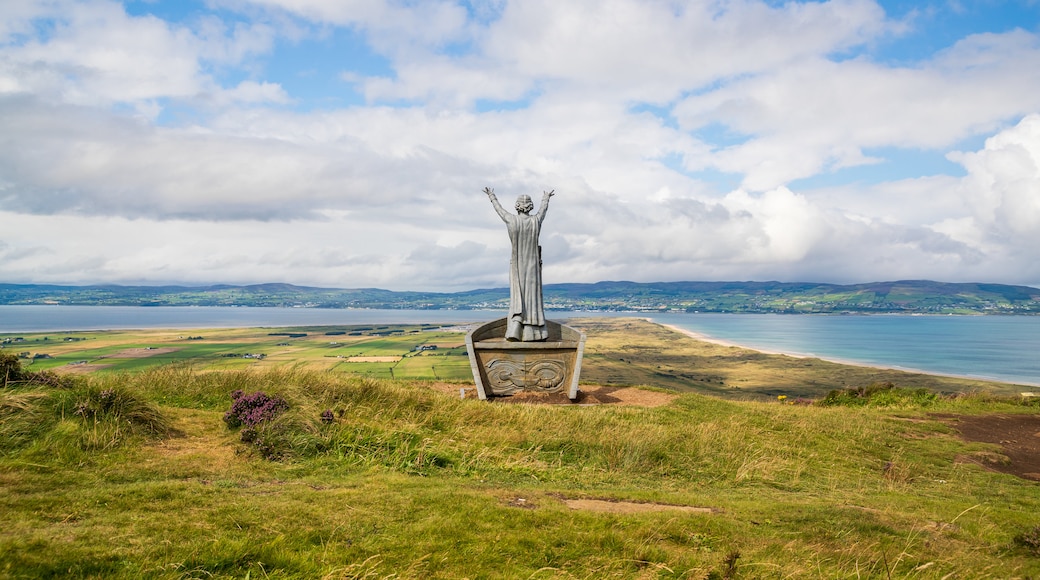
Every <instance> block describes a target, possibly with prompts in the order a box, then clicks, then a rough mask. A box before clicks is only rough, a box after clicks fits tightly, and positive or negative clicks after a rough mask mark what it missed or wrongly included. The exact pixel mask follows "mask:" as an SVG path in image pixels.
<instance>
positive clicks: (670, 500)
mask: <svg viewBox="0 0 1040 580" xmlns="http://www.w3.org/2000/svg"><path fill="white" fill-rule="evenodd" d="M426 387H427V385H425V384H424V383H421V382H395V381H388V380H378V379H371V378H364V377H357V376H353V377H351V376H343V375H341V374H337V373H331V372H320V371H311V370H306V369H302V368H292V367H289V368H275V369H272V370H268V371H263V372H254V371H224V372H199V371H197V370H194V369H192V368H191V367H188V366H174V367H161V368H158V369H154V370H150V371H146V372H142V373H137V374H111V375H107V376H97V377H92V378H90V379H87V380H82V381H78V382H77V383H76V384H75V385H72V386H71V387H62V388H58V387H41V386H39V385H35V386H30V385H27V384H26V385H21V386H15V387H10V386H9V387H8V388H6V389H3V390H0V428H3V429H8V428H13V427H11V426H18V425H21V426H22V428H24V429H25V431H24V432H23V434H22V435H20V436H19V437H20V438H19V439H18V441H17V442H16V443H11V444H8V445H7V446H6V447H4V448H3V450H0V478H2V479H0V481H2V483H3V485H4V486H5V488H6V489H7V490H8V491H9V492H10V493H9V494H7V495H3V494H0V526H2V527H3V528H4V529H6V530H9V531H8V532H7V533H6V535H5V534H0V577H16V578H17V577H45V576H52V577H57V576H65V577H82V578H85V577H100V576H113V577H140V576H148V577H163V578H166V577H169V578H174V577H178V578H179V577H184V578H188V577H206V578H235V577H238V578H240V577H246V576H247V575H248V576H249V577H271V578H275V577H281V578H312V577H318V578H320V577H328V578H387V577H397V578H429V577H432V578H457V577H501V578H507V577H523V578H549V577H559V578H571V577H574V578H600V577H619V578H655V577H660V578H722V577H733V578H760V577H767V578H774V577H779V578H788V577H791V578H802V577H821V578H822V577H826V578H845V577H874V578H887V577H889V576H891V577H893V578H895V577H909V578H937V579H938V578H943V577H944V576H947V575H948V574H951V573H953V574H955V575H959V577H978V576H984V575H986V574H989V575H990V576H991V577H1010V576H1018V577H1026V576H1030V575H1037V574H1040V559H1038V558H1037V557H1036V555H1035V551H1034V550H1035V543H1036V542H1035V541H1034V540H1035V537H1036V529H1037V526H1038V524H1040V521H1038V520H1037V518H1036V516H1035V514H1036V513H1037V512H1038V511H1040V491H1037V488H1036V485H1035V484H1033V483H1030V482H1026V481H1022V480H1017V479H1014V478H1011V477H1010V476H1006V475H999V474H992V473H989V472H987V471H985V470H983V469H981V468H980V467H978V466H977V465H974V464H971V463H967V462H964V461H961V460H960V459H958V458H963V457H970V456H971V454H972V453H982V452H986V453H993V449H992V448H990V447H986V446H980V445H969V444H965V443H963V442H961V441H959V440H958V439H956V438H955V437H953V436H952V433H951V431H950V429H949V428H948V427H946V426H944V425H943V424H942V423H940V422H938V421H935V420H931V419H929V417H928V415H926V413H927V412H932V411H936V410H939V411H946V412H950V411H956V412H979V411H980V410H981V411H986V412H994V411H1001V412H1013V411H1028V409H1025V408H1022V407H1016V406H1014V405H1012V404H1011V403H1009V402H1000V401H979V400H974V399H971V398H957V399H947V398H938V399H936V400H934V401H931V402H929V403H928V405H927V406H922V405H917V406H914V404H913V402H912V401H911V402H908V403H903V402H901V403H899V405H895V406H862V407H848V406H841V405H838V406H830V407H824V406H798V405H786V404H781V403H779V402H776V401H774V402H769V403H763V402H738V401H725V400H721V399H716V398H710V397H705V396H700V395H690V394H688V395H682V396H679V397H678V398H676V399H675V400H674V401H673V402H672V403H671V404H669V405H667V406H664V407H657V408H638V407H620V406H598V407H597V406H593V407H582V406H549V405H504V404H497V403H487V402H482V401H476V400H459V399H457V398H454V397H449V396H445V395H443V394H440V393H438V392H436V391H433V390H432V389H429V388H426ZM236 390H241V391H244V392H246V393H253V392H257V391H262V392H264V393H267V394H269V395H271V396H277V397H281V398H284V399H285V400H286V401H287V402H288V410H287V411H285V412H284V413H282V414H280V415H278V416H276V417H274V418H272V419H270V420H266V421H263V422H261V423H260V424H259V425H258V426H257V430H256V432H255V433H254V434H253V435H252V436H255V438H254V439H252V440H250V441H242V438H241V434H242V431H241V430H232V429H229V428H228V427H227V426H226V425H225V423H224V422H223V421H222V416H223V414H224V413H225V412H226V411H227V410H228V409H229V408H230V407H231V405H232V398H231V393H232V392H234V391H236ZM889 394H891V393H889ZM326 411H329V412H330V413H329V414H331V416H332V418H333V420H332V421H328V420H324V419H323V415H324V416H325V417H328V416H329V414H326V413H325V412H326ZM907 418H911V419H914V420H913V421H907V420H904V419H907ZM5 433H6V431H5ZM257 439H259V440H261V441H263V442H264V443H263V446H260V445H257V444H256V440H257ZM272 459H274V460H272ZM579 497H589V498H597V499H608V500H626V501H632V502H657V503H660V504H680V505H687V506H702V507H710V508H714V511H713V512H712V513H703V514H689V513H680V512H654V513H630V514H624V513H621V514H619V513H595V512H585V511H580V510H571V509H569V508H567V507H566V506H565V505H564V504H563V502H562V500H563V499H568V498H579ZM980 571H982V572H981V573H980ZM951 577H952V576H951Z"/></svg>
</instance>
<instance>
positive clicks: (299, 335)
mask: <svg viewBox="0 0 1040 580" xmlns="http://www.w3.org/2000/svg"><path fill="white" fill-rule="evenodd" d="M569 324H572V325H573V326H575V327H577V328H579V329H581V330H583V331H585V332H586V334H587V335H588V342H587V344H586V349H585V362H584V364H583V368H582V376H581V382H582V383H583V384H587V385H601V386H631V385H651V386H654V387H658V388H663V389H668V390H673V391H677V392H700V393H704V394H710V395H713V396H719V397H723V398H733V399H759V400H766V399H774V398H776V397H778V396H781V395H784V396H788V397H791V398H798V397H810V398H811V397H820V396H823V395H825V394H826V393H827V392H828V391H830V390H833V389H841V388H846V387H849V386H855V385H867V384H871V383H885V382H892V383H898V384H900V385H904V386H907V387H914V388H927V389H931V390H934V391H938V392H950V393H957V392H961V393H963V392H986V393H992V394H1000V395H1018V394H1020V393H1021V392H1022V391H1023V390H1035V389H1034V388H1033V387H1022V386H1016V385H1010V384H1007V383H999V382H993V381H983V380H976V379H968V378H959V377H944V376H937V375H929V374H923V373H913V372H905V371H899V370H892V369H881V368H873V367H867V366H856V365H848V364H841V363H836V362H830V361H826V360H820V359H816V358H798V357H792V356H785V355H775V354H765V353H761V352H757V351H754V350H749V349H744V348H739V347H732V346H721V345H717V344H713V343H709V342H704V341H699V340H695V339H693V338H690V337H687V336H685V335H683V334H681V333H677V332H675V331H674V330H671V329H669V328H666V327H663V326H661V325H658V324H654V323H651V322H648V321H646V320H643V319H636V318H632V319H627V318H618V319H603V318H585V319H575V320H571V321H569ZM465 331H466V329H465V328H460V327H452V326H449V327H438V326H432V325H425V326H416V325H411V326H409V325H393V326H390V325H385V326H317V327H292V328H237V329H208V330H198V329H195V330H191V331H185V330H140V331H102V332H74V333H53V332H52V333H34V334H17V335H15V334H0V341H7V342H6V344H3V345H2V346H3V347H4V349H3V350H0V352H7V353H17V354H20V355H22V356H24V357H26V358H23V359H22V364H23V365H24V366H25V368H27V369H31V370H53V371H56V372H59V373H76V374H97V373H100V374H105V373H109V374H111V373H120V372H136V371H140V370H144V369H148V368H152V367H157V366H164V365H170V364H179V365H190V366H191V368H193V369H195V370H199V371H207V370H247V369H249V370H254V371H265V370H270V369H277V368H288V367H298V368H303V369H308V370H320V371H331V372H335V373H344V374H349V375H359V376H367V377H372V378H385V379H408V380H423V381H438V382H444V383H458V384H461V385H465V384H470V385H471V384H472V374H471V371H470V367H469V360H468V356H467V354H466V348H465ZM424 347H425V348H426V349H428V350H422V349H423V348H424ZM43 355H45V357H46V358H44V356H43Z"/></svg>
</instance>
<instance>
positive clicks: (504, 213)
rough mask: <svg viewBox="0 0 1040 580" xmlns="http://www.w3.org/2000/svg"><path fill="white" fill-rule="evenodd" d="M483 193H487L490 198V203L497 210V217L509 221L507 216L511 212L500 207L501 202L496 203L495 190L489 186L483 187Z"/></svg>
mask: <svg viewBox="0 0 1040 580" xmlns="http://www.w3.org/2000/svg"><path fill="white" fill-rule="evenodd" d="M484 193H486V194H487V196H488V199H490V200H491V205H493V206H494V207H495V211H496V212H498V217H500V218H502V221H504V222H506V223H509V218H510V216H511V215H512V214H510V213H509V212H508V211H506V210H505V208H504V207H502V204H500V203H498V197H496V196H495V190H494V189H491V188H490V187H485V188H484Z"/></svg>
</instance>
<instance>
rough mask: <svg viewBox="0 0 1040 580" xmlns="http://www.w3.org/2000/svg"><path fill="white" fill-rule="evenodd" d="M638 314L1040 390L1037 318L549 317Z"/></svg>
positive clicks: (268, 316)
mask: <svg viewBox="0 0 1040 580" xmlns="http://www.w3.org/2000/svg"><path fill="white" fill-rule="evenodd" d="M502 314H503V312H502V311H497V310H495V311H493V310H332V309H309V308H246V307H242V308H222V307H205V308H203V307H198V308H196V307H163V306H159V307H147V308H142V307H133V306H126V307H123V306H0V332H8V333H10V332H34V331H35V332H39V331H45V332H50V331H55V332H56V331H72V330H106V329H126V328H207V327H210V328H215V327H224V328H229V327H253V326H308V325H325V324H380V323H381V324H419V323H429V324H448V323H466V322H485V321H488V320H492V319H494V318H498V317H500V316H502ZM550 316H551V317H552V318H568V317H574V316H611V317H616V316H640V317H648V318H651V319H653V320H654V321H656V322H660V323H662V324H672V325H675V326H678V327H680V328H684V329H686V330H690V331H693V332H697V333H700V334H703V335H706V336H709V337H713V338H717V339H721V340H726V341H729V342H733V343H737V344H741V345H744V346H748V347H750V348H758V349H762V350H770V351H777V352H784V353H789V354H797V355H811V356H818V357H821V358H827V359H832V360H843V361H850V362H859V363H865V364H872V365H879V366H885V367H891V368H900V369H908V370H921V371H925V372H932V373H941V374H951V375H963V376H971V377H979V378H990V379H996V380H1001V381H1008V382H1013V383H1020V384H1029V385H1040V317H1035V316H899V315H874V316H810V315H773V314H643V313H639V314H636V313H613V312H612V313H590V312H551V313H550Z"/></svg>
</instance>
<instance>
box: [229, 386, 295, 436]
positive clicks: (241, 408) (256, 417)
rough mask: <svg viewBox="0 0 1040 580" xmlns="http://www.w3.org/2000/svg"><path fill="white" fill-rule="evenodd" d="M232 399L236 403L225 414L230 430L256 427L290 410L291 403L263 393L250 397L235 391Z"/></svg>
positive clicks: (259, 392) (258, 392) (256, 393)
mask: <svg viewBox="0 0 1040 580" xmlns="http://www.w3.org/2000/svg"><path fill="white" fill-rule="evenodd" d="M231 399H232V401H234V402H233V403H231V409H230V410H228V412H227V413H224V423H226V424H227V426H228V428H229V429H235V428H237V427H242V426H246V427H255V426H257V425H259V424H260V423H263V422H265V421H270V420H271V419H274V418H275V417H277V416H278V415H280V414H282V413H284V412H285V411H288V410H289V403H287V402H286V401H285V399H283V398H281V397H279V396H277V395H275V396H273V397H272V396H270V395H268V394H267V393H264V392H263V391H257V392H255V393H252V394H250V395H246V394H244V393H243V392H242V391H234V392H233V393H231Z"/></svg>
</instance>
